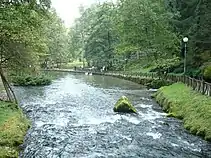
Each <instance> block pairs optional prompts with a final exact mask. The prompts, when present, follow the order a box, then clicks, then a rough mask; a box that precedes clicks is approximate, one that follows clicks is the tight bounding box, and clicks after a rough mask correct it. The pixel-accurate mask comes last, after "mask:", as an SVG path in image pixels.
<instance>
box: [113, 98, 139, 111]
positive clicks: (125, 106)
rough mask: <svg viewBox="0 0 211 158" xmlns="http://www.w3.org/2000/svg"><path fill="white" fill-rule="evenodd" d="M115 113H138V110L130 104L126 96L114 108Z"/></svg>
mask: <svg viewBox="0 0 211 158" xmlns="http://www.w3.org/2000/svg"><path fill="white" fill-rule="evenodd" d="M113 110H114V112H124V113H137V110H136V109H135V108H134V106H133V105H132V104H131V103H130V101H129V99H128V98H127V97H126V96H122V97H121V98H120V99H119V100H118V101H117V103H116V104H115V106H114V109H113Z"/></svg>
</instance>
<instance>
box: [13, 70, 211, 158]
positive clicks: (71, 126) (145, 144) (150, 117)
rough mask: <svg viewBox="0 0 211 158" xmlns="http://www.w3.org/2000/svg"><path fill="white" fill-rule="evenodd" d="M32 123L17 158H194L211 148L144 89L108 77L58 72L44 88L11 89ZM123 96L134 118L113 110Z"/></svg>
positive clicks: (206, 153)
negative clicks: (133, 110)
mask: <svg viewBox="0 0 211 158" xmlns="http://www.w3.org/2000/svg"><path fill="white" fill-rule="evenodd" d="M15 92H16V94H17V97H18V100H19V102H20V105H21V108H22V109H23V110H24V112H25V113H26V115H27V116H28V117H29V118H30V120H31V121H32V127H31V128H30V129H29V131H28V133H27V135H26V137H25V142H24V144H23V146H22V148H23V149H24V150H23V152H21V154H20V158H133V157H134V158H136V157H141V158H199V157H205V158H206V157H211V145H210V143H207V142H206V141H204V140H202V139H201V138H199V137H196V136H193V135H191V134H189V133H188V131H186V130H185V129H184V128H183V126H182V122H181V121H180V120H177V119H174V118H167V117H166V114H165V113H164V112H163V111H162V110H161V108H160V106H159V105H158V104H157V103H156V102H155V101H154V100H153V99H151V97H150V96H151V94H152V93H153V92H152V91H150V90H147V89H146V88H145V87H143V86H141V85H139V84H136V83H133V82H130V81H126V80H122V79H118V78H113V77H109V76H86V75H84V74H69V73H61V77H59V78H57V79H55V80H54V81H53V84H51V85H49V86H44V87H16V88H15ZM122 95H125V96H127V97H128V98H129V99H130V100H131V101H132V103H133V104H134V106H135V107H136V108H137V110H138V115H136V114H118V113H114V112H113V107H114V104H115V102H116V101H117V100H118V99H119V97H121V96H122Z"/></svg>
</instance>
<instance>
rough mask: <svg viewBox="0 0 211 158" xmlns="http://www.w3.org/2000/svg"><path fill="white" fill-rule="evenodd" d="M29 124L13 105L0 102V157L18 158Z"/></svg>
mask: <svg viewBox="0 0 211 158" xmlns="http://www.w3.org/2000/svg"><path fill="white" fill-rule="evenodd" d="M28 128H29V122H28V120H27V119H26V117H25V116H24V115H23V113H22V111H21V110H20V109H19V108H18V106H17V105H16V104H14V103H10V102H3V101H0V157H9V158H10V157H18V153H19V147H18V146H19V145H21V144H22V143H23V140H24V136H25V134H26V131H27V129H28Z"/></svg>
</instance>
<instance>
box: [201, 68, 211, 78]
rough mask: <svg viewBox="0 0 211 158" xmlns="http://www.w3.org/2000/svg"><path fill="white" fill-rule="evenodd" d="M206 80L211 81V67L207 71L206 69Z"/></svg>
mask: <svg viewBox="0 0 211 158" xmlns="http://www.w3.org/2000/svg"><path fill="white" fill-rule="evenodd" d="M203 76H204V78H205V79H206V80H209V81H210V80H211V65H209V66H207V67H206V68H205V69H204V74H203Z"/></svg>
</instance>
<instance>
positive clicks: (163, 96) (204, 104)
mask: <svg viewBox="0 0 211 158" xmlns="http://www.w3.org/2000/svg"><path fill="white" fill-rule="evenodd" d="M155 98H156V100H157V102H158V103H159V104H160V105H161V106H162V107H163V109H164V110H165V111H166V112H168V113H169V116H173V117H176V118H180V119H183V121H184V127H185V128H186V129H188V130H189V131H190V132H191V133H192V134H196V135H199V136H202V137H203V138H205V139H206V140H209V141H211V97H208V96H205V95H202V94H199V93H197V92H195V91H193V90H192V89H191V88H190V87H187V86H186V85H184V84H182V83H175V84H173V85H170V86H166V87H162V88H160V89H159V90H158V92H157V93H156V94H155Z"/></svg>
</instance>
